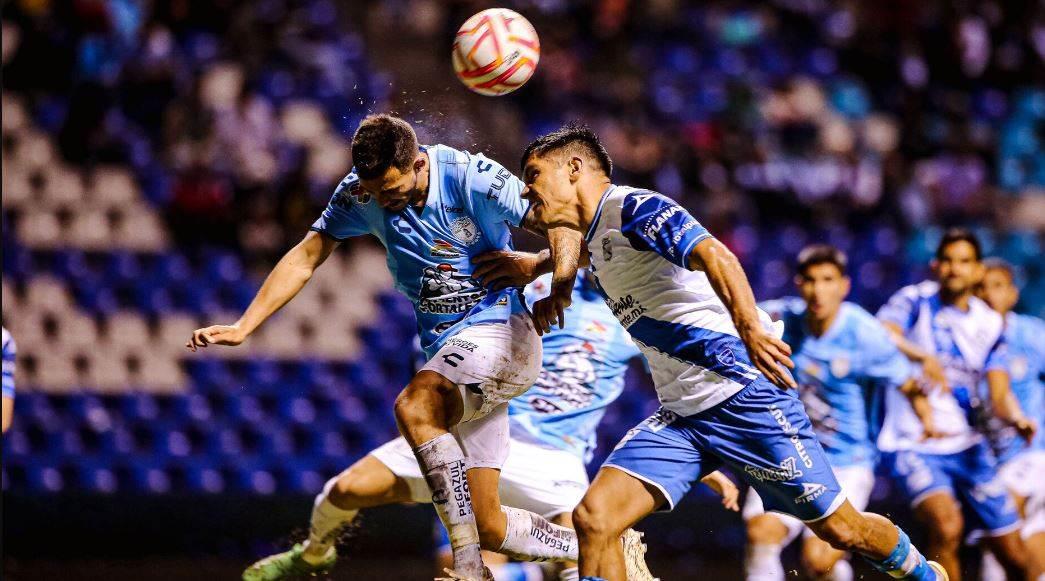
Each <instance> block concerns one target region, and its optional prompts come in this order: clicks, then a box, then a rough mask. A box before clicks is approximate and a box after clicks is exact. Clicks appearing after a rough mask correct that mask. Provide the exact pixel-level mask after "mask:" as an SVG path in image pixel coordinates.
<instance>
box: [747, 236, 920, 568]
mask: <svg viewBox="0 0 1045 581" xmlns="http://www.w3.org/2000/svg"><path fill="white" fill-rule="evenodd" d="M846 264H847V258H846V256H845V254H844V253H842V251H841V250H838V249H837V248H834V247H832V246H828V245H824V244H814V245H812V246H809V247H807V248H805V249H803V250H802V252H800V253H799V255H798V260H797V269H796V271H797V274H796V276H795V286H796V287H797V288H798V291H799V294H800V295H801V298H795V297H791V298H785V299H779V300H773V301H766V302H763V303H760V305H759V306H761V307H762V308H763V309H765V310H766V311H767V312H769V314H770V315H771V316H772V317H773V318H774V319H775V320H780V321H783V323H784V336H783V339H784V341H785V342H786V343H787V344H788V345H790V346H791V348H792V349H793V350H794V355H793V356H792V359H793V360H794V362H795V378H796V379H797V380H798V384H799V393H800V397H801V399H802V403H803V404H804V405H805V409H806V413H808V414H809V418H810V420H812V422H813V432H814V433H815V434H816V438H817V439H818V440H819V441H820V444H821V445H822V446H823V448H824V452H825V453H826V454H827V458H828V460H829V461H830V463H831V468H832V469H833V470H834V473H835V476H836V477H837V478H838V481H839V483H840V484H841V485H842V489H843V490H844V491H845V493H846V497H847V498H848V499H849V502H851V503H852V504H853V507H855V508H856V509H857V510H864V509H865V508H866V507H867V502H868V500H869V498H870V496H871V489H872V488H873V487H874V464H875V462H876V461H877V456H878V451H877V449H876V448H875V445H874V432H875V431H876V430H874V429H873V422H874V421H875V420H874V418H873V415H876V411H877V410H876V408H877V406H876V405H875V403H874V402H876V401H880V399H881V398H880V396H882V395H884V390H888V389H898V388H899V389H901V390H903V391H905V392H910V391H912V388H913V387H915V386H914V383H915V382H914V379H913V377H912V367H911V365H910V363H908V361H907V358H906V357H904V356H903V354H902V353H900V351H899V349H897V348H896V346H895V345H894V344H893V342H892V340H891V339H890V337H889V333H888V332H887V331H886V330H885V328H884V327H882V324H881V323H879V322H878V321H877V320H876V319H875V318H874V316H873V315H871V314H870V313H868V312H867V311H865V310H863V309H862V308H860V307H859V306H858V305H855V304H853V303H850V302H846V301H845V298H846V296H847V295H848V294H849V289H850V281H849V277H848V276H847V274H846ZM795 469H801V466H796V467H795ZM775 475H776V473H775V472H774V473H772V474H769V473H766V474H761V476H763V477H775ZM758 476H759V475H758V474H756V477H758ZM743 514H744V520H745V521H747V532H748V548H747V554H746V558H745V562H744V565H745V572H746V575H747V578H748V579H751V580H755V579H757V580H760V581H775V580H776V581H782V580H783V579H784V569H783V567H782V565H781V563H780V553H781V550H782V549H783V547H784V546H785V545H787V544H788V543H790V542H791V541H792V540H793V539H795V538H796V537H797V536H798V534H799V533H800V532H802V531H803V530H805V531H806V533H809V534H807V535H806V536H805V539H804V542H803V545H802V563H803V564H804V566H805V567H806V569H807V573H808V574H809V576H810V577H811V578H813V579H830V580H832V581H847V580H849V579H852V578H853V570H852V567H851V566H850V565H849V562H848V561H847V560H846V559H843V556H844V553H842V552H840V551H836V550H834V549H833V548H831V546H830V545H828V544H827V543H825V542H824V541H822V540H820V539H818V538H816V537H814V536H812V534H811V532H810V531H809V529H808V528H806V527H804V526H803V524H802V522H801V521H799V520H798V519H796V518H794V517H791V516H788V515H784V514H779V513H768V512H766V511H765V510H764V508H763V505H762V499H761V497H759V495H758V494H757V493H755V492H754V491H752V492H750V493H749V494H748V496H747V499H746V501H745V503H744V513H743Z"/></svg>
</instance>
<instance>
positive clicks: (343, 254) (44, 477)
mask: <svg viewBox="0 0 1045 581" xmlns="http://www.w3.org/2000/svg"><path fill="white" fill-rule="evenodd" d="M492 5H493V4H492V3H489V2H443V1H438V0H381V1H373V2H362V1H360V2H334V1H332V0H312V1H301V2H293V1H289V0H256V1H235V0H219V1H206V2H205V1H197V0H172V1H169V2H160V1H156V2H141V3H139V2H135V1H132V0H71V1H67V2H66V1H49V0H17V1H7V2H4V3H3V15H2V25H3V28H2V49H3V53H2V58H3V98H2V106H3V109H2V139H3V142H2V143H3V168H2V170H3V185H2V193H3V321H4V325H5V326H6V327H7V328H9V329H10V330H11V331H12V333H13V334H14V337H15V339H16V340H17V341H18V344H19V355H20V360H19V362H18V373H17V381H18V390H19V391H18V396H17V400H16V411H15V419H14V425H13V427H12V429H11V431H10V432H9V433H8V434H7V435H6V437H4V439H3V533H4V538H3V551H4V564H3V570H4V578H10V579H79V578H99V579H101V578H104V579H168V578H169V579H184V578H189V577H195V578H204V579H211V578H234V577H235V576H236V575H238V572H239V570H240V568H241V567H242V566H245V565H246V564H248V563H249V562H250V561H251V560H252V559H253V558H254V557H255V556H257V555H259V554H261V553H263V552H266V551H268V550H270V549H273V548H275V547H280V546H284V545H285V544H286V543H287V542H288V539H291V538H293V537H294V536H295V535H297V536H299V537H300V536H301V535H302V534H303V532H304V531H303V527H304V526H305V524H306V523H307V516H308V507H309V506H310V505H309V502H310V499H311V496H312V495H313V494H315V492H316V491H317V490H318V489H319V488H320V486H321V484H322V482H323V481H324V480H325V479H326V478H328V477H329V476H331V475H333V474H334V473H335V472H337V471H339V470H340V469H341V468H343V467H345V466H347V465H348V464H350V463H351V462H352V461H354V460H355V459H357V458H359V457H360V456H361V455H362V454H364V453H365V452H366V451H368V450H369V449H371V448H373V447H374V446H375V445H377V444H380V443H382V442H383V441H385V440H386V439H388V438H390V437H392V436H393V435H394V434H395V425H394V422H393V420H392V414H391V402H392V399H393V398H394V396H395V394H396V393H397V391H398V390H399V389H400V387H401V386H402V385H403V384H404V383H405V382H406V381H407V379H408V378H409V372H410V368H411V362H410V355H409V350H408V349H407V348H405V346H407V345H409V344H410V340H411V335H412V333H413V331H414V322H413V315H412V311H411V309H410V305H409V303H408V302H407V301H406V300H405V299H404V298H402V297H400V296H398V295H396V294H394V293H393V291H392V290H391V286H390V277H389V275H388V273H387V269H386V268H385V266H384V264H383V262H384V261H383V256H382V251H381V249H380V247H379V246H378V245H377V244H376V242H374V241H372V240H364V239H360V240H354V241H351V242H349V243H347V244H345V245H344V247H343V248H342V249H340V250H339V251H338V252H337V253H336V255H335V256H333V257H332V258H331V259H330V260H329V261H328V262H327V264H325V265H324V266H323V268H321V269H320V272H319V274H318V275H317V276H316V278H315V279H314V280H313V281H312V283H311V284H310V285H309V287H307V288H306V290H305V291H304V292H303V293H302V295H300V296H299V297H298V298H297V299H296V300H294V301H293V302H292V303H291V304H290V305H289V306H288V307H287V308H286V309H284V311H283V312H282V314H281V315H279V316H278V317H277V318H276V319H274V320H273V321H271V322H270V323H268V324H267V325H266V326H265V327H263V328H262V329H261V331H260V332H259V333H258V334H257V335H256V336H255V337H253V338H252V339H251V340H250V341H249V342H248V344H247V345H245V346H243V347H240V348H236V349H227V348H225V349H222V348H219V349H208V350H207V351H206V352H205V353H203V354H202V355H200V354H196V355H192V354H190V353H188V352H187V351H186V350H185V349H184V348H183V343H184V342H185V340H186V339H187V337H188V336H189V334H190V331H191V330H192V329H193V328H194V327H196V326H198V325H199V324H201V323H204V322H207V323H219V322H230V321H233V320H234V319H235V318H236V317H237V316H238V313H239V312H240V311H241V310H242V309H243V308H244V307H245V306H246V304H247V303H248V302H249V300H250V299H251V297H252V296H253V293H254V291H255V290H256V289H257V288H258V286H259V285H260V281H261V279H262V278H263V277H264V275H265V274H266V273H267V271H268V269H269V268H270V267H271V266H272V265H273V264H274V262H275V261H276V260H277V259H278V257H279V256H280V255H281V254H282V253H283V252H284V251H285V250H286V249H287V248H289V246H290V245H292V244H294V243H295V242H296V241H297V240H298V239H299V238H300V237H301V236H302V235H303V234H304V232H305V231H306V228H307V226H308V225H309V224H310V223H311V221H312V220H313V219H314V218H315V216H317V215H318V213H319V211H320V209H321V208H322V206H323V205H324V204H325V202H326V200H327V198H328V197H329V195H330V193H331V192H332V189H333V187H334V185H335V184H336V183H337V181H338V180H339V179H340V178H341V177H342V176H343V175H344V173H346V171H347V169H348V168H349V167H350V163H351V160H350V158H349V152H348V147H347V145H348V141H349V140H350V138H351V133H352V131H353V130H354V128H355V126H356V124H357V123H358V122H359V120H360V119H361V118H362V117H363V116H364V115H366V114H367V113H369V112H378V111H394V112H398V113H399V114H401V115H402V116H404V117H405V118H406V119H408V120H409V121H411V122H412V123H413V124H414V125H415V127H416V128H417V130H418V133H419V136H420V137H421V140H422V141H423V142H430V143H431V142H441V143H446V144H448V145H452V146H455V147H459V148H463V149H468V150H471V151H483V152H484V153H486V154H488V155H490V156H492V157H494V158H496V159H499V160H501V161H502V162H504V163H505V164H506V165H508V166H509V167H515V166H516V164H517V159H518V155H519V152H521V150H522V147H523V145H524V144H525V143H526V142H527V141H528V140H529V139H531V138H532V137H533V136H535V135H536V134H538V133H540V132H543V131H546V130H549V129H552V128H554V127H556V126H557V125H558V124H560V123H561V122H563V121H566V120H570V119H581V120H583V121H585V122H587V123H588V124H590V125H591V126H592V127H593V128H594V129H596V130H597V131H598V132H599V133H600V134H601V135H602V137H603V139H604V140H605V142H606V145H607V147H608V149H609V151H610V154H611V155H612V156H613V159H614V161H615V164H616V170H615V176H614V177H615V181H617V182H620V183H628V184H633V185H639V186H647V187H652V188H655V189H657V190H659V191H661V192H663V193H665V194H667V195H669V196H672V197H674V198H677V199H679V200H681V201H682V202H683V203H684V205H686V206H687V207H688V208H689V209H691V210H692V211H693V212H694V213H695V215H697V216H699V217H700V219H701V221H702V222H703V223H704V224H705V225H706V226H708V227H709V229H711V230H712V231H713V232H715V233H717V235H718V236H719V237H720V238H722V239H723V240H724V241H725V242H726V243H727V244H728V245H729V246H730V247H731V248H732V249H733V250H734V251H735V252H736V253H737V254H738V255H739V256H740V257H741V259H742V260H743V262H744V264H745V267H746V269H747V271H748V273H749V276H750V277H751V279H752V282H753V285H754V288H755V291H756V295H757V296H758V298H760V299H766V298H772V297H776V296H780V295H781V294H785V293H788V292H790V290H791V286H790V280H791V271H790V268H789V260H790V259H791V258H792V257H793V256H794V254H795V253H796V252H797V251H798V249H799V248H800V247H801V246H802V245H804V244H805V243H807V242H811V241H828V242H831V243H833V244H836V245H838V246H840V247H841V248H843V249H844V250H846V251H847V252H848V253H849V254H850V257H851V260H852V275H853V277H854V282H855V286H854V292H853V296H852V299H853V300H856V301H858V302H860V303H861V304H862V305H864V306H865V307H867V308H869V309H875V308H877V307H878V306H879V305H880V304H881V303H882V302H883V301H884V300H885V298H886V297H887V296H888V295H889V294H891V293H892V292H893V291H894V290H896V289H897V288H899V287H900V286H901V285H903V284H906V283H909V282H912V281H917V280H919V279H921V278H923V277H924V276H925V275H926V272H927V268H926V266H927V261H928V259H929V257H930V254H931V252H932V249H933V245H934V242H935V240H936V239H937V237H938V236H939V233H940V230H941V228H942V227H944V226H946V225H955V224H961V225H970V226H973V227H975V228H976V230H977V232H979V233H980V234H981V235H982V236H983V238H984V240H985V242H986V251H987V253H988V254H990V255H1000V256H1004V257H1006V258H1007V259H1009V260H1010V261H1012V262H1013V263H1015V264H1017V265H1019V266H1020V272H1021V284H1022V285H1023V302H1022V304H1021V309H1022V310H1023V311H1025V312H1031V313H1034V314H1037V315H1039V316H1042V315H1045V271H1043V263H1042V260H1041V233H1042V231H1043V229H1045V189H1043V188H1045V152H1043V151H1042V147H1041V140H1042V139H1043V138H1045V133H1043V129H1045V90H1043V86H1045V84H1043V81H1045V68H1043V66H1042V65H1043V58H1045V9H1043V7H1042V4H1041V3H1040V2H1033V1H1027V2H1018V1H1012V2H1005V1H1001V0H998V1H982V0H966V1H954V2H942V1H930V0H927V1H923V2H904V1H902V0H890V1H881V2H857V1H850V2H844V1H828V0H774V1H772V2H748V1H740V0H735V1H709V2H683V1H681V0H650V1H641V2H640V1H635V0H600V1H595V0H589V1H583V2H569V1H566V0H529V1H525V0H519V1H505V2H502V3H500V5H503V6H507V7H512V8H514V9H516V10H518V11H520V12H522V13H523V14H524V15H525V16H527V17H528V18H529V19H530V20H531V21H532V22H533V24H534V25H535V27H536V28H537V30H538V33H539V34H540V36H541V43H542V49H543V50H542V58H541V64H540V67H539V68H538V72H537V74H536V76H535V77H534V79H533V80H532V81H531V82H530V83H529V84H528V85H527V86H526V87H524V88H523V89H522V90H520V91H518V92H517V93H515V94H512V95H510V96H508V97H504V98H496V99H494V98H485V97H479V96H476V95H472V94H469V93H468V92H467V91H466V90H465V89H464V88H463V87H462V86H461V85H460V84H459V83H457V81H456V80H454V78H453V76H452V70H451V67H450V58H449V48H450V42H451V39H452V33H453V31H454V30H455V29H456V27H457V25H459V24H460V23H461V22H463V20H464V19H465V18H466V17H467V16H469V15H470V14H472V13H473V12H475V11H477V10H479V9H482V8H487V7H490V6H492ZM532 243H533V241H532V240H530V239H526V240H524V241H523V244H524V245H526V244H532ZM653 401H654V396H653V393H652V390H651V389H650V387H649V384H648V382H647V381H646V380H645V379H644V378H643V377H642V375H641V374H640V373H639V372H638V371H637V370H634V372H633V373H631V375H630V376H629V390H628V391H626V393H625V395H624V396H623V397H622V398H621V400H620V401H618V402H617V403H616V405H614V406H613V407H612V408H611V409H610V411H609V413H608V414H607V417H606V420H605V422H604V428H605V429H604V430H603V432H602V434H601V438H600V442H601V443H600V452H601V453H602V454H605V452H606V451H608V449H609V448H611V447H612V445H613V443H614V442H615V441H616V439H617V438H618V437H619V436H620V434H622V433H623V431H625V430H626V429H627V428H629V427H630V426H631V425H632V424H634V423H635V422H636V421H637V420H639V419H640V418H642V417H644V416H645V415H646V414H648V413H649V412H650V411H651V410H652V409H653V408H654V403H653ZM600 458H601V455H600ZM874 499H875V500H874V501H873V504H875V505H877V506H878V507H879V508H882V509H883V510H889V511H890V512H893V514H894V515H895V516H899V518H900V520H901V521H903V519H904V510H903V509H902V507H898V506H897V505H895V504H893V503H891V502H890V501H889V483H888V482H887V481H884V480H880V481H879V482H878V485H877V487H876V491H875V494H874ZM895 509H899V510H895ZM897 513H899V514H897ZM431 518H432V517H431V513H430V512H428V508H427V507H407V508H393V509H388V510H380V511H374V512H372V513H370V514H369V515H367V516H365V518H364V519H363V525H362V527H361V530H360V531H358V532H357V533H356V535H357V536H356V540H355V542H354V544H353V546H352V548H351V549H349V555H350V556H349V559H348V561H351V565H348V566H343V568H342V569H340V570H339V573H338V574H337V575H336V576H335V577H336V578H353V577H356V578H372V577H374V576H376V575H379V574H381V575H386V576H387V575H391V576H392V577H393V578H397V579H407V578H409V579H423V578H426V577H428V578H430V572H431V571H430V569H429V568H428V566H427V564H426V562H425V559H426V556H427V554H428V551H429V550H430V545H431V539H430V536H431V535H430V528H429V525H428V524H426V523H429V522H431ZM643 528H645V529H646V530H647V531H649V539H650V541H651V550H650V555H651V562H652V566H653V569H654V571H655V572H657V573H658V574H660V575H662V576H664V577H665V578H668V579H684V578H693V577H695V576H696V575H697V574H699V572H701V571H710V572H716V573H715V574H716V576H717V577H720V578H736V577H737V576H738V575H739V571H740V567H739V562H740V556H741V554H742V541H743V530H742V527H741V526H740V521H739V518H737V517H734V516H731V515H727V514H725V513H724V512H723V511H722V510H721V509H720V508H719V507H718V506H717V503H716V501H715V500H714V499H713V498H712V497H710V496H708V495H707V494H698V495H694V496H693V497H691V498H690V499H689V500H688V501H687V502H686V503H684V505H683V507H682V509H681V510H679V511H677V512H676V513H674V514H672V515H669V516H661V517H655V518H653V519H650V520H649V521H648V522H647V523H646V525H645V526H644V527H643ZM789 558H790V559H791V561H792V562H794V555H791V556H790V557H789Z"/></svg>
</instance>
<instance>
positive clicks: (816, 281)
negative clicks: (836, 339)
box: [795, 244, 850, 320]
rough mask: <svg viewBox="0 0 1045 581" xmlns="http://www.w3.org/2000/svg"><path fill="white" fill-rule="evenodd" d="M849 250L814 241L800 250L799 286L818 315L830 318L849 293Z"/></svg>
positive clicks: (810, 309)
mask: <svg viewBox="0 0 1045 581" xmlns="http://www.w3.org/2000/svg"><path fill="white" fill-rule="evenodd" d="M848 262H849V260H848V258H846V256H845V253H844V252H842V251H841V250H839V249H837V248H835V247H834V246H831V245H828V244H811V245H809V246H806V247H805V248H803V249H802V251H801V252H799V253H798V260H797V265H796V268H795V272H796V274H795V286H797V287H798V292H799V294H801V295H802V299H803V300H805V302H806V307H807V309H808V311H809V313H810V314H811V315H812V316H813V317H815V318H816V319H820V320H823V319H829V318H831V317H833V316H834V315H835V313H837V312H838V308H839V307H840V306H842V301H844V300H845V297H846V296H848V295H849V286H850V282H849V276H848V275H847V274H846V266H847V264H848Z"/></svg>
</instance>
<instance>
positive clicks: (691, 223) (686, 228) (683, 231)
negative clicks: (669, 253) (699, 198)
mask: <svg viewBox="0 0 1045 581" xmlns="http://www.w3.org/2000/svg"><path fill="white" fill-rule="evenodd" d="M697 226H700V223H699V222H697V221H696V220H690V221H688V222H686V223H685V224H683V225H682V227H681V228H679V230H678V232H675V235H674V236H672V237H671V243H672V245H674V244H678V243H679V242H680V241H681V240H682V237H683V236H685V235H686V232H689V231H690V230H692V229H694V228H696V227H697Z"/></svg>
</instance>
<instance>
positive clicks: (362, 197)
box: [330, 167, 373, 210]
mask: <svg viewBox="0 0 1045 581" xmlns="http://www.w3.org/2000/svg"><path fill="white" fill-rule="evenodd" d="M372 198H373V196H371V195H370V194H368V193H367V192H366V190H364V189H363V185H362V184H361V183H360V182H359V175H357V174H356V168H354V167H353V168H352V171H350V172H348V175H346V176H345V177H343V178H341V181H340V182H338V184H337V187H336V188H334V195H333V196H331V197H330V205H331V206H335V207H338V208H341V209H342V210H349V209H351V208H352V206H355V205H365V204H369V203H370V201H371V199H372Z"/></svg>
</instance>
